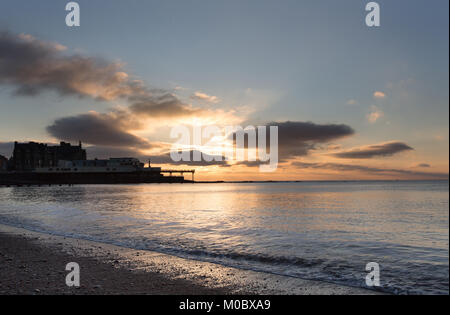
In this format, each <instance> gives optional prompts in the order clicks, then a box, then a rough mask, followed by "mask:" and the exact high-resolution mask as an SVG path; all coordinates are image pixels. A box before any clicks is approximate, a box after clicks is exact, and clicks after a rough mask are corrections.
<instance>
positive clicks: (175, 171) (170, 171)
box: [161, 170, 195, 181]
mask: <svg viewBox="0 0 450 315" xmlns="http://www.w3.org/2000/svg"><path fill="white" fill-rule="evenodd" d="M161 173H169V176H172V173H175V174H177V173H178V174H180V175H181V176H184V173H191V174H192V181H194V174H195V170H161Z"/></svg>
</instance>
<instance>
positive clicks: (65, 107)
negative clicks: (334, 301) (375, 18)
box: [0, 0, 449, 180]
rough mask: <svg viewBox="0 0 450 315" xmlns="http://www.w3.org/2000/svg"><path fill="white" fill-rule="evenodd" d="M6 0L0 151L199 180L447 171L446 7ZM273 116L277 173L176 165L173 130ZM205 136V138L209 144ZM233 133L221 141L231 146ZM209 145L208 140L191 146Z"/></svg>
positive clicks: (356, 1) (245, 0)
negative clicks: (78, 146)
mask: <svg viewBox="0 0 450 315" xmlns="http://www.w3.org/2000/svg"><path fill="white" fill-rule="evenodd" d="M77 2H78V3H79V5H80V8H81V26H80V27H72V28H69V27H67V26H66V24H65V16H66V14H67V12H66V11H65V10H64V8H65V4H66V2H65V1H61V0H58V1H56V0H52V1H29V0H15V1H0V154H2V155H5V156H10V154H11V150H12V142H13V141H14V140H17V141H39V142H47V143H58V142H59V141H70V142H72V143H74V144H75V143H78V141H79V140H81V141H82V142H83V144H84V146H85V147H86V148H87V150H88V158H96V157H97V158H105V157H110V156H111V157H121V156H136V157H139V158H141V159H142V160H146V159H148V158H151V159H152V161H153V163H154V164H157V163H158V164H159V165H160V166H162V167H165V168H187V167H189V168H195V169H196V170H197V173H196V179H197V180H201V179H204V180H215V179H217V180H268V179H273V180H344V179H345V180H349V179H447V178H448V171H449V162H448V159H449V138H448V136H449V120H448V119H449V118H448V116H449V89H448V85H449V57H448V56H449V40H448V36H449V34H448V23H449V16H448V14H449V13H448V10H449V8H448V6H449V3H448V1H447V0H433V1H413V0H408V1H406V0H401V1H399V0H397V1H378V3H379V4H380V6H381V27H379V28H368V27H367V26H366V25H365V22H364V20H365V15H366V12H365V10H364V7H365V4H366V3H367V2H368V1H361V0H346V1H312V0H311V1H310V0H306V1H298V0H295V1H294V0H293V1H285V0H283V1H265V0H260V1H256V0H252V1H249V0H239V1H237V0H227V1H222V0H220V1H219V0H217V1H207V0H190V1H181V0H180V1H171V0H164V1H144V0H141V1H137V0H129V1H118V0H109V1H92V0H80V1H77ZM211 124H213V125H218V126H220V127H224V126H228V125H241V126H243V127H245V126H248V125H255V126H258V125H277V126H279V127H278V128H279V160H280V163H279V165H278V169H277V171H276V172H274V173H261V172H260V171H259V167H258V165H256V164H255V163H236V162H230V163H226V162H220V163H219V162H218V163H203V162H202V163H198V162H197V163H191V164H188V165H179V164H176V165H174V163H173V162H172V161H171V160H170V158H169V156H168V153H169V151H170V148H171V143H172V142H173V141H174V140H175V139H171V138H170V130H171V128H172V127H174V126H177V125H186V126H198V125H202V126H207V125H211ZM204 141H205V142H206V140H204ZM229 141H230V140H229V137H227V136H224V137H223V139H219V140H218V143H229ZM191 149H195V150H201V151H203V152H206V153H210V154H214V152H215V149H217V148H214V147H212V148H211V147H204V148H202V147H195V148H191Z"/></svg>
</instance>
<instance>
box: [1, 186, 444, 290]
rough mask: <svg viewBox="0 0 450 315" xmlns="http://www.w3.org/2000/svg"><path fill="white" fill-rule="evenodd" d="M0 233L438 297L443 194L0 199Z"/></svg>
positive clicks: (202, 193) (206, 190) (306, 192)
mask: <svg viewBox="0 0 450 315" xmlns="http://www.w3.org/2000/svg"><path fill="white" fill-rule="evenodd" d="M0 223H4V224H9V225H14V226H20V227H25V228H28V229H31V230H37V231H41V232H47V233H52V234H58V235H65V236H72V237H77V238H83V239H90V240H95V241H100V242H106V243H112V244H117V245H122V246H126V247H130V248H136V249H148V250H154V251H160V252H164V253H169V254H175V255H177V256H181V257H186V258H193V259H198V260H204V261H212V262H217V263H220V264H224V265H228V266H234V267H238V268H245V269H252V270H258V271H265V272H271V273H276V274H282V275H288V276H292V277H299V278H305V279H316V280H323V281H330V282H335V283H340V284H346V285H351V286H360V287H365V276H366V271H365V266H366V264H367V263H368V262H377V263H379V265H380V268H381V271H380V272H381V288H380V289H381V290H384V291H387V292H392V293H399V294H404V293H409V294H432V293H433V294H448V293H449V255H448V254H449V186H448V181H441V182H439V181H429V182H346V183H344V182H327V183H326V182H321V183H311V182H305V183H255V184H195V185H192V184H182V185H181V184H172V185H170V184H161V185H158V184H153V185H116V186H112V185H111V186H108V185H105V186H73V187H20V188H17V187H11V188H6V187H4V188H0Z"/></svg>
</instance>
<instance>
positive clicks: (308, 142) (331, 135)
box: [234, 121, 355, 162]
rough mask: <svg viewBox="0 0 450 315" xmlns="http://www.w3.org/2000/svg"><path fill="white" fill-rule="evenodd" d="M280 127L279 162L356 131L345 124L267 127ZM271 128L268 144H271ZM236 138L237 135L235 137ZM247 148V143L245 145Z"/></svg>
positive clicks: (270, 124) (272, 124)
mask: <svg viewBox="0 0 450 315" xmlns="http://www.w3.org/2000/svg"><path fill="white" fill-rule="evenodd" d="M270 126H278V154H279V161H280V162H281V161H283V160H286V159H289V158H293V157H298V156H305V155H308V154H309V152H310V151H311V150H314V149H315V148H316V147H317V145H319V144H325V143H328V142H331V141H334V140H337V139H341V138H344V137H347V136H351V135H353V134H354V133H355V131H354V130H353V129H352V128H351V127H350V126H348V125H344V124H315V123H313V122H298V121H297V122H295V121H286V122H272V123H269V124H267V127H270ZM269 130H270V128H267V131H266V133H267V139H266V143H267V145H268V146H269V144H270V141H269V140H270V132H269ZM234 137H235V135H234ZM245 147H247V143H245Z"/></svg>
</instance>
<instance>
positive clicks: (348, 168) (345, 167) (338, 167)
mask: <svg viewBox="0 0 450 315" xmlns="http://www.w3.org/2000/svg"><path fill="white" fill-rule="evenodd" d="M291 165H292V166H295V167H297V168H299V169H318V170H333V171H340V172H355V171H360V172H365V173H369V174H374V175H396V176H408V177H419V178H433V179H448V174H445V173H428V172H416V171H411V170H403V169H391V168H377V167H370V166H364V165H349V164H339V163H305V162H292V163H291Z"/></svg>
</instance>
